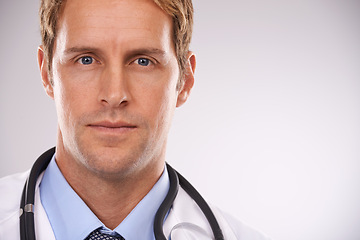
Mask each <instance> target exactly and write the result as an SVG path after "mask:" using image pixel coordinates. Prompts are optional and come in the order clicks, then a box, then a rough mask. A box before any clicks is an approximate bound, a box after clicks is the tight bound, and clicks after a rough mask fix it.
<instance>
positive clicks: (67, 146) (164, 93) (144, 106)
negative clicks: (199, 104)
mask: <svg viewBox="0 0 360 240" xmlns="http://www.w3.org/2000/svg"><path fill="white" fill-rule="evenodd" d="M172 32H173V31H172V19H171V17H170V16H168V15H167V14H166V13H165V12H163V11H162V10H161V9H160V8H159V7H158V6H157V5H155V4H154V3H153V1H152V0H101V1H100V0H87V1H82V0H72V1H66V5H65V8H64V12H63V13H62V15H61V18H60V19H59V22H58V31H57V38H56V41H55V46H54V57H53V61H52V75H53V82H54V83H53V86H51V85H49V83H48V82H47V81H44V82H45V83H44V85H45V88H46V90H47V93H48V94H49V95H50V96H51V97H53V98H54V100H55V104H56V110H57V115H58V124H59V136H58V144H59V142H60V147H62V148H63V149H59V146H58V150H57V151H58V152H59V151H64V152H65V153H66V154H65V155H67V156H68V158H71V159H73V160H75V161H77V162H78V163H80V164H82V165H83V166H85V167H86V168H88V169H90V170H92V171H95V172H98V173H114V174H119V173H121V172H122V173H123V174H126V173H129V171H130V172H131V171H132V170H134V169H138V168H139V167H140V168H141V167H145V166H147V165H150V164H152V163H156V161H157V162H159V161H163V160H164V154H165V145H166V139H167V134H168V130H169V127H170V122H171V119H172V116H173V112H174V109H175V108H176V106H179V105H181V104H182V103H183V102H184V101H185V100H186V97H185V98H184V97H183V96H182V95H183V94H185V95H187V93H188V92H187V93H183V92H182V91H190V88H191V86H192V84H190V85H191V86H190V88H189V89H184V88H183V90H181V89H180V90H177V88H176V85H177V81H178V76H179V69H178V64H177V59H176V54H175V49H174V44H173V42H172ZM42 71H45V67H43V70H42ZM43 78H44V76H43ZM60 161H61V159H60ZM154 161H155V162H154Z"/></svg>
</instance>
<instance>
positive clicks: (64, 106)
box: [0, 0, 266, 240]
mask: <svg viewBox="0 0 360 240" xmlns="http://www.w3.org/2000/svg"><path fill="white" fill-rule="evenodd" d="M192 14H193V9H192V3H191V1H190V0H186V1H183V0H178V1H176V0H174V1H169V0H102V1H99V0H87V1H83V0H68V1H61V0H58V1H51V0H42V2H41V7H40V17H41V33H42V45H41V46H40V47H39V49H38V61H39V67H40V73H41V78H42V82H43V85H44V89H45V91H46V93H47V95H48V96H50V97H51V98H52V99H54V102H55V106H56V111H57V116H58V136H57V144H56V153H55V154H54V155H53V156H52V159H51V161H50V163H49V165H48V167H47V169H46V170H45V172H44V173H43V174H42V175H41V176H40V177H39V178H38V183H37V187H36V192H35V204H34V205H35V210H34V212H35V233H36V237H37V239H46V240H49V239H67V240H68V239H126V240H132V239H133V240H135V239H137V240H138V239H142V240H143V239H155V236H154V231H153V222H154V216H155V214H156V212H157V210H158V208H159V207H160V205H161V203H162V201H163V200H164V198H165V196H166V194H167V193H168V191H169V188H170V186H169V185H170V183H169V173H168V171H169V170H167V168H166V167H165V150H166V142H167V135H168V131H169V128H170V123H171V120H172V117H173V113H174V110H175V108H176V107H179V106H181V105H182V104H183V103H185V102H186V100H187V98H188V96H189V94H190V91H191V88H192V86H193V84H194V71H195V65H196V60H195V55H194V54H193V53H192V52H190V51H189V43H190V39H191V32H192V19H193V16H192ZM27 176H28V172H27V173H24V174H19V175H14V176H10V177H7V178H4V179H3V180H2V181H1V183H0V189H1V192H2V193H3V194H4V193H5V195H3V196H5V198H6V199H5V200H1V201H2V202H1V204H0V205H1V206H0V224H1V225H0V239H20V230H19V229H20V226H19V217H18V216H19V215H18V214H19V213H18V209H19V202H20V198H21V193H22V188H23V186H24V183H25V179H26V178H27ZM179 195H180V196H182V198H181V199H180V197H177V198H176V199H175V201H174V203H173V206H172V208H171V210H170V211H169V212H167V213H166V216H165V217H166V221H165V223H164V233H165V236H166V237H169V236H170V235H171V236H172V238H173V239H176V236H178V237H179V238H178V239H188V238H189V237H190V236H193V235H194V234H196V233H197V235H194V236H198V237H195V239H209V238H212V233H211V231H210V230H209V229H210V227H209V224H208V223H207V221H206V220H198V218H201V217H202V215H201V212H200V210H199V208H198V207H197V206H196V205H194V202H193V200H191V199H190V197H189V196H188V195H187V194H186V193H185V192H184V191H183V190H182V189H180V191H179ZM31 207H32V206H31ZM175 209H178V210H177V211H176V210H175ZM23 210H25V211H32V209H31V210H27V209H26V208H25V209H23ZM23 210H22V211H23ZM213 211H214V213H215V216H216V218H217V220H218V222H219V223H220V227H221V229H222V232H223V235H224V237H225V239H266V238H265V237H264V236H263V235H261V234H260V233H258V232H256V231H254V230H252V229H250V228H248V227H246V226H245V225H243V224H241V223H238V222H236V221H234V220H233V219H232V218H230V217H228V216H225V215H224V214H222V213H221V212H220V211H218V210H216V209H213ZM192 212H200V214H197V215H196V214H193V215H192ZM184 222H185V224H184ZM198 222H200V223H198ZM179 223H180V224H182V225H181V228H183V229H185V230H182V231H181V229H179V230H178V229H177V227H176V226H180V225H177V224H179ZM175 225H176V226H175Z"/></svg>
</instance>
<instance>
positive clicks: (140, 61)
mask: <svg viewBox="0 0 360 240" xmlns="http://www.w3.org/2000/svg"><path fill="white" fill-rule="evenodd" d="M136 61H137V63H138V64H139V65H141V66H144V67H146V66H149V64H150V60H149V59H146V58H139V59H137V60H136Z"/></svg>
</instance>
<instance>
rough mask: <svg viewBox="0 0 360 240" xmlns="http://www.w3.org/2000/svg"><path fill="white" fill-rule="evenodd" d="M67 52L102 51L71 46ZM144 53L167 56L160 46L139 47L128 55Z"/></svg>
mask: <svg viewBox="0 0 360 240" xmlns="http://www.w3.org/2000/svg"><path fill="white" fill-rule="evenodd" d="M64 52H65V54H70V53H82V52H93V53H96V52H100V50H99V49H98V48H92V47H71V48H68V49H65V51H64ZM142 54H145V55H146V54H149V55H153V54H154V55H158V56H160V57H165V55H166V52H165V51H164V50H161V49H159V48H138V49H132V50H129V51H128V52H127V53H126V55H142Z"/></svg>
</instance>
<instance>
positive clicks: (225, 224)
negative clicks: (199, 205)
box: [211, 206, 271, 240]
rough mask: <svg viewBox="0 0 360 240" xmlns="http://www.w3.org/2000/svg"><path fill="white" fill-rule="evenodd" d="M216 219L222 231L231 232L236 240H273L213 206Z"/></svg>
mask: <svg viewBox="0 0 360 240" xmlns="http://www.w3.org/2000/svg"><path fill="white" fill-rule="evenodd" d="M211 208H212V210H213V212H214V214H215V216H216V218H217V219H218V221H219V224H220V225H221V227H222V229H223V230H225V232H224V234H225V235H226V231H231V232H232V233H233V234H234V235H235V236H236V239H242V240H271V239H270V238H269V237H267V236H266V235H265V234H263V233H262V232H260V231H258V230H256V229H254V228H252V227H250V226H249V225H247V224H245V223H243V222H242V221H240V220H238V219H236V218H235V217H233V216H232V215H230V214H228V213H225V212H223V211H221V210H220V209H219V208H217V207H215V206H211Z"/></svg>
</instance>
